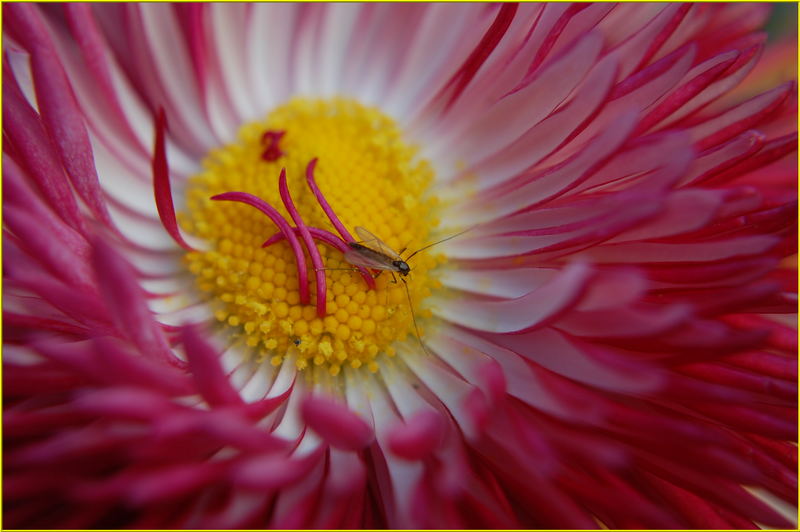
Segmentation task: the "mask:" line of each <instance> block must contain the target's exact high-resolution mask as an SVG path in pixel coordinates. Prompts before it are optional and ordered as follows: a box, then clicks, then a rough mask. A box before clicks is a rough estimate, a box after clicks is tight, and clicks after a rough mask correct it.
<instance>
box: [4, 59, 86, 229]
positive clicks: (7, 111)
mask: <svg viewBox="0 0 800 532" xmlns="http://www.w3.org/2000/svg"><path fill="white" fill-rule="evenodd" d="M3 74H4V78H5V82H4V83H3V124H4V128H3V130H4V133H5V135H7V137H8V138H7V140H8V141H9V145H10V146H11V147H12V149H13V153H14V154H15V156H14V159H17V160H20V161H21V162H22V163H23V165H24V167H25V169H26V170H27V171H28V172H29V173H30V176H31V177H32V178H33V180H34V182H35V183H36V184H37V185H38V188H39V191H40V193H41V194H42V196H43V197H44V198H45V199H46V200H47V203H49V204H50V207H51V208H52V209H53V211H54V212H55V213H57V214H58V215H59V216H60V217H61V218H62V219H63V220H64V221H65V222H66V223H67V224H68V225H70V226H71V227H72V228H73V229H75V230H77V231H78V232H79V233H82V234H85V233H86V227H85V222H84V221H83V217H82V216H81V214H80V212H79V211H78V204H77V202H76V201H75V197H74V196H73V195H72V190H71V189H70V187H69V183H68V181H67V178H66V176H65V175H64V170H63V168H62V167H61V161H60V160H59V159H58V155H57V154H56V151H55V148H54V146H53V145H52V142H51V141H50V139H49V138H48V136H47V132H46V131H45V129H44V127H43V125H42V123H41V120H40V118H39V116H38V115H37V114H36V111H35V110H34V109H33V108H32V107H31V106H30V104H28V102H27V100H26V99H25V96H23V94H22V91H21V90H20V89H19V87H18V86H17V83H16V80H15V78H14V75H13V74H12V72H11V69H10V68H9V66H8V62H7V61H6V60H4V61H3ZM4 158H5V157H4Z"/></svg>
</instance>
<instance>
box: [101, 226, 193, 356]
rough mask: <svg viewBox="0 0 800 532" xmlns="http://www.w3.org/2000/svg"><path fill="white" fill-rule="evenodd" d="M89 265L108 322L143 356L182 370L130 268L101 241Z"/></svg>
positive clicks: (108, 245)
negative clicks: (108, 318)
mask: <svg viewBox="0 0 800 532" xmlns="http://www.w3.org/2000/svg"><path fill="white" fill-rule="evenodd" d="M92 245H93V250H92V265H93V266H94V270H95V275H96V276H97V282H98V285H99V288H100V293H101V295H102V296H103V299H104V300H105V303H106V305H107V306H108V310H109V312H110V313H111V319H112V320H113V322H114V324H115V325H116V326H117V329H118V330H119V331H120V332H122V333H123V334H125V335H126V336H128V337H129V338H130V339H131V340H132V341H133V343H134V344H135V345H136V346H137V347H138V348H139V350H140V351H141V352H142V354H143V355H144V356H147V357H152V358H154V359H156V360H162V361H165V362H167V363H169V364H172V365H175V366H178V367H182V366H184V364H185V363H184V362H183V361H181V360H179V359H178V358H177V357H176V356H175V354H174V353H173V352H172V350H171V349H170V347H169V344H168V343H167V341H166V338H164V334H163V333H162V332H161V329H160V328H159V325H158V324H157V323H156V321H155V320H154V319H153V315H152V313H151V312H150V310H149V308H148V307H147V301H146V300H145V297H144V294H143V292H142V289H141V287H140V286H139V284H138V282H137V281H136V278H135V277H134V274H133V271H132V270H131V267H130V266H129V265H128V264H127V262H126V261H125V260H124V259H122V257H120V256H119V255H118V254H117V252H116V251H115V250H114V249H113V248H112V247H111V245H110V244H108V243H107V242H106V241H105V240H103V239H101V238H95V239H94V240H93V242H92Z"/></svg>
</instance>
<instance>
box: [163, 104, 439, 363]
mask: <svg viewBox="0 0 800 532" xmlns="http://www.w3.org/2000/svg"><path fill="white" fill-rule="evenodd" d="M280 132H284V133H283V135H281V134H280ZM416 153H417V150H416V149H415V148H414V147H412V146H409V145H407V144H405V143H404V142H403V140H402V135H401V132H400V130H399V129H398V127H397V125H396V124H395V122H394V121H393V120H392V119H391V118H389V117H387V116H386V115H384V114H382V113H381V112H380V111H378V110H377V109H374V108H369V107H365V106H363V105H361V104H359V103H357V102H354V101H351V100H344V99H333V100H309V99H294V100H292V101H290V102H288V103H286V104H284V105H282V106H281V107H279V108H277V109H275V110H274V111H273V112H272V113H271V114H270V115H269V116H268V117H267V119H266V120H265V121H263V122H256V123H250V124H247V125H245V126H244V127H242V128H241V130H240V132H239V139H238V142H236V143H234V144H230V145H228V146H224V147H222V148H219V149H216V150H213V151H212V152H210V153H209V155H208V157H207V158H206V160H205V161H204V163H203V167H204V170H203V171H202V172H201V173H200V174H198V175H196V176H194V177H192V178H191V179H190V181H189V185H188V187H187V193H186V194H187V196H186V202H187V212H183V213H180V217H179V220H180V223H181V225H182V227H183V228H184V229H185V230H186V231H188V232H189V233H191V234H194V235H196V236H198V237H200V238H202V239H204V240H205V241H207V242H208V243H209V250H208V251H204V252H190V253H187V254H186V256H185V261H186V264H187V266H188V268H189V270H190V271H191V272H192V273H193V274H194V275H195V276H196V280H197V286H198V287H199V289H200V290H201V291H202V292H203V293H205V294H207V295H208V297H209V300H210V304H211V305H212V307H213V308H214V311H215V316H216V318H217V320H218V321H219V322H220V323H222V324H223V326H225V327H228V328H229V330H230V332H231V334H232V335H233V336H235V337H238V338H240V339H241V341H242V342H243V343H245V344H246V345H247V346H249V347H250V349H249V350H248V352H250V353H252V355H253V356H254V357H255V358H256V360H259V361H261V360H267V359H268V360H269V361H270V362H271V363H272V364H273V365H276V366H277V365H280V364H282V363H284V361H289V362H290V363H294V364H296V365H297V368H299V369H307V368H319V369H321V370H326V371H328V372H329V373H330V374H331V375H337V374H338V373H339V372H340V371H341V369H342V367H343V366H344V365H349V366H350V367H351V368H360V367H365V368H368V369H369V370H370V371H372V372H375V371H377V369H378V364H377V362H376V360H377V358H378V357H380V356H384V355H386V356H394V354H395V350H394V348H393V347H392V344H393V343H394V342H397V341H407V340H412V338H413V340H412V341H413V342H417V339H416V338H415V336H416V331H415V328H414V322H413V319H412V309H411V307H410V305H409V296H410V299H411V301H412V302H413V304H414V309H413V311H414V313H415V314H414V315H415V316H416V319H417V323H418V324H419V326H420V330H422V321H424V320H423V318H425V317H428V316H429V315H430V313H429V311H426V310H421V308H420V306H419V305H420V303H421V302H422V301H423V300H424V299H425V297H427V296H428V295H430V291H431V289H432V288H435V287H437V286H438V282H437V281H436V280H435V279H433V278H432V277H431V276H429V271H430V270H431V269H432V268H433V267H435V266H436V264H437V262H438V261H441V260H442V259H441V257H440V256H437V255H435V254H433V253H428V252H427V251H426V252H423V253H420V254H418V255H416V256H415V257H414V258H413V259H412V260H411V262H410V263H409V266H410V267H411V274H410V275H409V276H408V278H407V281H408V282H407V284H404V283H403V282H401V279H400V276H399V275H398V274H397V273H394V275H392V273H393V272H388V271H384V272H382V273H381V274H380V275H379V276H378V277H377V279H376V280H375V281H376V289H375V290H371V289H369V288H368V286H367V284H366V282H365V280H364V278H363V277H362V276H361V275H360V274H359V273H358V272H356V271H353V270H352V268H353V265H352V264H350V263H348V262H347V261H345V259H344V256H343V253H342V252H341V251H339V250H337V249H334V248H333V247H331V246H328V245H326V244H323V243H320V242H317V243H316V247H317V249H318V250H319V253H320V255H321V256H322V260H323V263H324V265H325V268H331V269H329V270H328V269H326V270H325V274H326V277H327V293H326V305H327V312H326V315H325V316H324V317H320V316H318V314H317V309H316V306H315V305H316V283H315V280H314V275H315V270H314V268H313V266H312V264H311V261H310V260H309V256H308V253H307V252H306V253H305V257H304V260H305V261H306V263H307V264H308V269H309V272H308V273H309V275H308V277H309V283H310V286H309V291H310V294H311V301H310V302H309V303H308V304H305V305H304V304H302V303H301V301H300V293H299V290H298V286H299V285H298V274H297V264H296V260H295V256H294V255H293V253H292V250H291V247H290V245H289V244H288V243H287V241H286V240H285V239H284V240H281V241H279V242H276V243H274V244H272V245H270V246H268V247H265V248H262V244H263V243H264V242H265V241H266V240H267V239H268V238H270V237H271V236H273V235H274V234H275V233H276V232H278V228H277V227H276V226H275V225H274V224H273V222H272V221H271V220H270V219H269V218H268V217H267V216H265V215H264V214H263V213H262V212H260V211H259V210H257V209H255V208H253V207H251V206H249V205H244V204H241V203H233V202H217V201H211V199H210V198H211V197H212V196H214V195H216V194H220V193H224V192H231V191H237V192H247V193H250V194H253V195H255V196H258V197H259V198H261V199H263V200H264V201H266V202H267V203H269V204H270V205H272V206H273V207H274V208H276V209H277V210H278V211H279V212H280V213H281V214H282V215H283V216H284V217H285V218H286V220H287V221H288V222H289V224H290V225H292V226H294V225H295V224H294V223H293V222H292V219H291V217H290V216H289V213H288V212H287V211H286V209H285V207H284V205H283V204H282V202H281V198H280V194H279V190H278V176H279V175H280V171H281V169H282V168H285V169H286V175H287V178H288V188H289V191H290V193H291V196H292V198H293V200H294V204H295V206H296V207H297V210H298V211H299V213H300V215H301V216H302V218H303V221H304V222H305V224H306V225H308V226H311V227H316V228H319V229H325V230H327V231H330V232H332V233H334V234H335V233H336V230H335V229H334V227H333V226H332V224H331V223H330V222H329V220H328V218H327V216H326V214H325V212H324V211H323V209H322V208H321V207H320V205H319V203H318V202H317V200H316V199H315V197H314V195H313V194H312V192H311V190H309V188H308V186H307V184H306V179H305V171H306V166H307V165H308V163H309V161H310V160H312V159H314V158H318V164H317V166H316V169H315V172H314V175H315V178H316V182H317V185H318V186H319V188H320V190H321V191H322V193H323V194H324V195H325V198H326V199H327V200H328V203H329V204H330V206H331V208H332V209H333V211H334V212H335V213H336V214H337V216H338V217H339V219H340V220H341V222H342V223H343V224H344V225H345V227H346V228H347V229H348V230H349V231H350V232H351V234H353V236H354V237H356V239H357V238H358V237H357V236H356V233H355V230H354V228H355V227H356V226H362V227H364V228H366V229H367V230H369V231H370V232H372V233H373V234H375V235H376V236H378V237H379V238H380V239H382V240H383V241H384V242H385V243H386V244H387V245H388V246H390V247H391V248H392V249H393V250H395V251H397V252H400V251H401V250H403V249H405V250H407V251H406V253H403V256H408V253H409V252H412V251H415V250H417V249H418V248H421V247H423V246H424V245H426V244H428V243H430V240H429V235H430V232H431V230H432V229H433V228H435V226H436V225H437V224H438V222H437V221H436V220H435V219H433V213H432V211H433V209H434V207H435V206H436V203H437V202H436V199H435V198H427V197H424V196H423V194H424V193H425V191H426V190H427V188H428V186H429V184H430V183H431V181H432V178H433V172H432V170H431V168H430V165H429V164H428V163H427V162H426V161H424V160H420V159H419V158H418V157H417V155H416ZM393 277H394V278H395V279H396V282H395V281H393ZM406 287H407V288H408V291H409V293H408V294H406ZM423 340H424V338H423Z"/></svg>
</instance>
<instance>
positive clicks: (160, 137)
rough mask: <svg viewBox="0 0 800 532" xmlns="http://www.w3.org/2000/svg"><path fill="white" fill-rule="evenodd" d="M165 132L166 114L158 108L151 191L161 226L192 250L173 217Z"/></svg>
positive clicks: (173, 237) (173, 208) (176, 240)
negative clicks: (153, 194)
mask: <svg viewBox="0 0 800 532" xmlns="http://www.w3.org/2000/svg"><path fill="white" fill-rule="evenodd" d="M166 130H167V114H166V112H165V111H164V109H163V108H159V110H158V115H157V116H156V136H155V141H154V146H153V190H154V192H155V198H156V207H157V208H158V217H159V218H160V219H161V224H162V225H163V226H164V229H166V230H167V233H169V236H171V237H172V239H173V240H175V242H177V243H178V245H179V246H181V247H182V248H183V249H185V250H186V251H194V248H193V247H192V246H190V245H189V244H187V243H186V241H185V240H184V239H183V235H181V232H180V228H179V227H178V220H177V218H176V217H175V206H174V205H173V203H172V187H171V185H170V182H169V164H168V163H167V147H166V141H165V139H164V135H165V133H166Z"/></svg>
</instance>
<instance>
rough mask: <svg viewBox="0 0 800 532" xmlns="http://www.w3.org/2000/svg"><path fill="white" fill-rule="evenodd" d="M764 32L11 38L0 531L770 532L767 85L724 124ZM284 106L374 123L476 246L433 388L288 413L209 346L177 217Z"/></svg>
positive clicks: (402, 9) (371, 383)
mask: <svg viewBox="0 0 800 532" xmlns="http://www.w3.org/2000/svg"><path fill="white" fill-rule="evenodd" d="M769 10H770V6H769V5H767V4H620V5H615V4H606V3H602V4H572V5H571V4H562V3H555V4H521V5H516V4H502V5H484V4H469V5H466V4H465V5H458V4H456V5H453V4H402V5H401V4H368V5H360V4H307V5H294V4H275V5H262V4H175V5H171V4H120V5H112V4H96V5H88V4H66V5H63V6H58V5H44V4H42V5H34V4H7V5H5V6H4V21H5V24H4V38H5V39H4V43H5V45H4V55H3V72H4V78H3V139H4V143H3V145H4V151H3V163H4V164H3V185H4V187H3V189H4V193H5V195H4V203H3V207H4V210H3V213H4V228H5V231H4V240H3V246H4V252H5V253H4V257H5V260H4V268H3V275H4V277H3V287H4V296H3V316H4V332H5V335H4V361H3V363H4V381H3V384H4V399H5V404H4V418H3V426H4V449H5V451H4V452H5V455H4V467H5V469H4V481H5V482H4V504H5V507H4V508H5V518H6V521H5V524H6V526H9V527H14V528H48V527H57V528H114V527H126V528H128V527H130V528H268V527H269V528H330V529H332V528H362V527H363V528H381V527H388V528H598V527H600V526H604V527H608V528H753V527H756V526H772V527H792V526H794V525H795V524H796V520H794V519H793V518H790V517H786V516H785V515H784V514H785V513H786V512H784V514H782V513H781V511H780V509H781V508H782V506H786V505H789V506H791V505H794V504H795V503H796V500H797V478H796V467H797V465H796V464H797V448H796V446H795V445H794V444H793V443H792V442H793V441H795V440H796V438H797V433H796V429H797V417H796V402H797V387H796V384H797V361H796V358H795V353H796V349H797V345H796V327H795V324H796V321H795V319H796V318H795V316H796V290H797V289H796V282H795V280H796V262H795V259H794V257H795V254H796V247H795V246H796V219H797V190H796V182H797V181H796V179H797V176H796V169H797V161H796V145H797V134H796V124H797V93H796V85H795V83H794V82H793V81H788V82H786V83H782V84H779V85H777V86H771V87H765V88H764V89H763V90H760V91H759V92H757V93H747V92H746V91H745V90H743V89H741V88H740V89H738V90H736V88H737V86H738V87H741V85H740V84H741V82H742V80H744V79H745V78H746V76H748V74H749V73H751V72H752V71H753V69H754V68H755V67H756V65H757V64H758V61H759V58H760V57H761V55H762V53H763V51H764V47H765V36H764V34H762V33H760V32H759V29H760V28H761V26H762V25H763V23H764V21H765V19H766V17H767V16H768V13H769ZM296 95H302V96H306V97H315V98H332V97H334V96H337V95H342V96H346V97H347V98H351V99H353V100H356V101H358V102H360V103H362V104H364V105H369V106H376V107H378V108H379V109H380V110H381V111H382V112H383V113H385V114H386V115H388V116H390V117H392V118H394V120H395V121H396V122H397V123H398V124H399V126H400V128H401V129H402V131H403V134H404V136H405V138H407V139H408V140H409V141H412V142H413V143H414V144H416V145H418V146H419V147H420V155H421V156H422V157H423V158H425V159H427V160H428V161H430V163H431V165H432V167H433V169H434V171H435V182H434V184H433V186H432V189H431V194H432V195H435V196H436V197H438V198H440V199H441V201H442V202H443V204H444V205H445V207H443V210H442V211H441V212H442V213H443V214H442V216H441V219H440V220H438V222H439V228H438V231H439V232H441V233H442V234H445V235H446V234H448V232H450V233H454V232H455V231H457V230H458V228H463V227H466V226H470V227H474V229H473V230H471V231H469V232H467V233H466V234H464V235H463V236H461V237H459V238H455V239H452V240H449V241H447V242H444V243H442V244H441V246H440V247H439V248H437V250H441V251H442V253H443V254H444V256H445V257H446V259H447V260H446V262H445V263H444V264H443V265H441V267H440V268H439V269H438V270H436V273H435V274H430V275H434V276H436V279H437V280H438V282H439V283H440V284H441V288H440V289H436V290H433V294H432V295H431V296H430V297H429V298H427V299H425V301H424V302H422V301H416V302H415V303H418V304H421V305H422V306H424V307H425V308H426V309H428V310H429V311H430V314H431V315H430V316H429V317H421V319H422V320H424V322H425V324H426V325H427V326H426V327H425V334H424V338H421V339H419V340H420V341H422V340H424V342H425V345H426V346H427V348H428V350H429V351H430V354H429V355H427V356H420V345H419V343H420V342H419V341H418V339H417V338H416V337H415V336H414V335H413V334H409V335H408V338H407V339H406V340H404V341H399V342H395V344H394V347H393V349H396V351H397V355H396V356H394V357H393V358H391V363H388V362H386V361H387V360H389V358H388V357H384V355H383V354H379V355H378V357H377V358H376V364H378V365H379V366H380V372H379V373H377V374H372V373H370V372H367V371H365V370H364V369H358V368H347V369H346V370H342V373H341V374H338V375H336V374H335V372H332V374H331V376H330V378H328V379H326V380H317V381H314V380H309V379H307V378H304V377H303V371H301V370H298V368H297V366H296V365H294V364H291V363H289V362H286V361H283V359H281V358H280V357H279V360H278V361H277V362H276V364H275V365H272V364H270V363H268V362H261V363H258V362H253V361H252V359H248V358H247V357H246V356H245V352H246V351H247V350H246V349H245V348H244V347H243V346H242V344H241V343H240V342H235V341H233V338H234V333H231V330H232V329H230V328H224V327H223V328H219V327H217V328H211V327H209V326H208V325H209V323H211V322H213V321H214V318H213V315H212V313H211V311H210V310H209V306H208V305H207V304H206V299H204V298H203V297H201V294H200V293H199V292H198V291H197V290H196V289H195V288H194V287H193V285H192V276H191V275H190V274H189V272H188V271H187V269H186V267H185V265H184V263H182V262H181V257H182V256H183V254H184V251H183V249H182V247H181V245H180V242H176V239H183V238H186V239H187V240H188V241H189V242H188V244H186V245H187V246H189V245H191V246H202V245H203V242H202V241H200V239H198V238H192V237H191V236H188V235H183V236H182V233H181V230H180V229H179V227H178V224H177V222H176V218H175V210H176V208H177V210H178V211H181V210H182V209H184V208H185V207H186V206H185V205H184V201H185V200H184V192H185V190H186V187H187V180H188V178H189V177H190V176H192V175H193V174H196V173H197V172H198V171H199V169H200V164H201V161H202V160H203V159H204V158H205V157H206V156H207V154H208V153H209V152H210V151H211V150H213V149H215V148H217V147H219V146H222V145H225V144H227V143H231V142H233V141H234V140H235V138H236V135H237V131H238V130H239V128H240V127H241V126H242V125H244V124H247V123H249V122H253V121H255V120H258V119H261V118H262V117H263V116H264V115H265V114H266V113H268V112H270V111H271V110H272V109H275V108H276V107H278V106H280V105H282V104H283V103H284V102H286V101H287V100H289V99H290V98H292V97H293V96H296ZM159 109H163V110H164V111H165V113H166V116H167V117H168V118H169V123H170V126H169V129H168V131H166V132H165V130H164V129H163V127H157V125H158V124H157V122H158V120H157V116H158V112H159ZM162 125H163V124H162ZM156 129H158V131H159V135H165V137H164V140H165V142H166V146H167V150H168V155H169V158H168V164H169V166H168V167H167V166H165V165H164V160H165V159H164V157H163V156H164V155H165V154H164V153H161V152H160V151H161V148H158V149H156V150H154V149H153V145H152V141H151V139H152V136H153V131H154V130H156ZM291 134H292V132H291V131H290V132H289V133H287V138H288V135H291ZM280 138H281V135H280V134H277V133H276V136H275V139H278V140H279V139H280ZM278 140H275V142H277V141H278ZM156 145H157V146H159V145H160V144H159V143H156ZM162 148H163V146H162ZM287 150H288V148H287ZM279 151H280V150H279ZM155 152H159V153H155ZM273 155H274V157H275V158H279V157H281V156H282V155H283V153H282V152H281V153H279V154H278V153H273V154H272V155H270V156H269V157H268V158H272V157H273ZM321 164H323V163H321ZM154 169H155V170H154ZM154 173H155V175H156V177H157V179H156V183H157V185H156V186H155V187H154V183H153V174H154ZM168 176H171V179H172V180H171V183H170V180H169V177H168ZM275 177H276V178H277V175H276V176H275ZM170 185H171V191H170ZM277 187H278V185H277V181H276V184H275V190H276V191H277V190H278V188H277ZM153 190H155V199H154V193H153ZM231 192H235V191H231ZM173 200H174V201H175V203H176V204H177V207H173ZM317 209H319V208H318V207H317ZM303 212H304V216H305V217H306V218H307V214H306V211H303ZM307 223H308V222H307ZM264 224H265V228H264V230H263V238H264V239H266V238H268V237H269V236H270V235H271V233H274V228H272V226H269V224H268V222H264ZM429 224H430V225H431V226H433V225H435V222H434V221H433V220H430V222H429ZM295 225H301V224H300V223H299V222H297V223H295ZM309 225H310V224H309ZM298 260H299V259H298ZM315 273H316V274H320V271H319V270H316V271H315ZM293 275H294V274H293ZM326 275H327V274H325V275H316V278H317V281H316V282H318V283H319V282H321V279H320V277H322V278H325V277H326ZM310 277H315V275H313V274H312V275H310ZM318 286H321V285H318ZM322 293H323V294H325V290H324V289H323V290H322ZM402 303H403V304H405V302H404V301H403V302H402ZM320 314H321V315H322V314H324V310H321V311H320ZM348 334H349V332H348ZM348 345H349V344H348ZM382 357H384V358H382ZM287 360H288V359H287ZM789 515H791V514H789Z"/></svg>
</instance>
